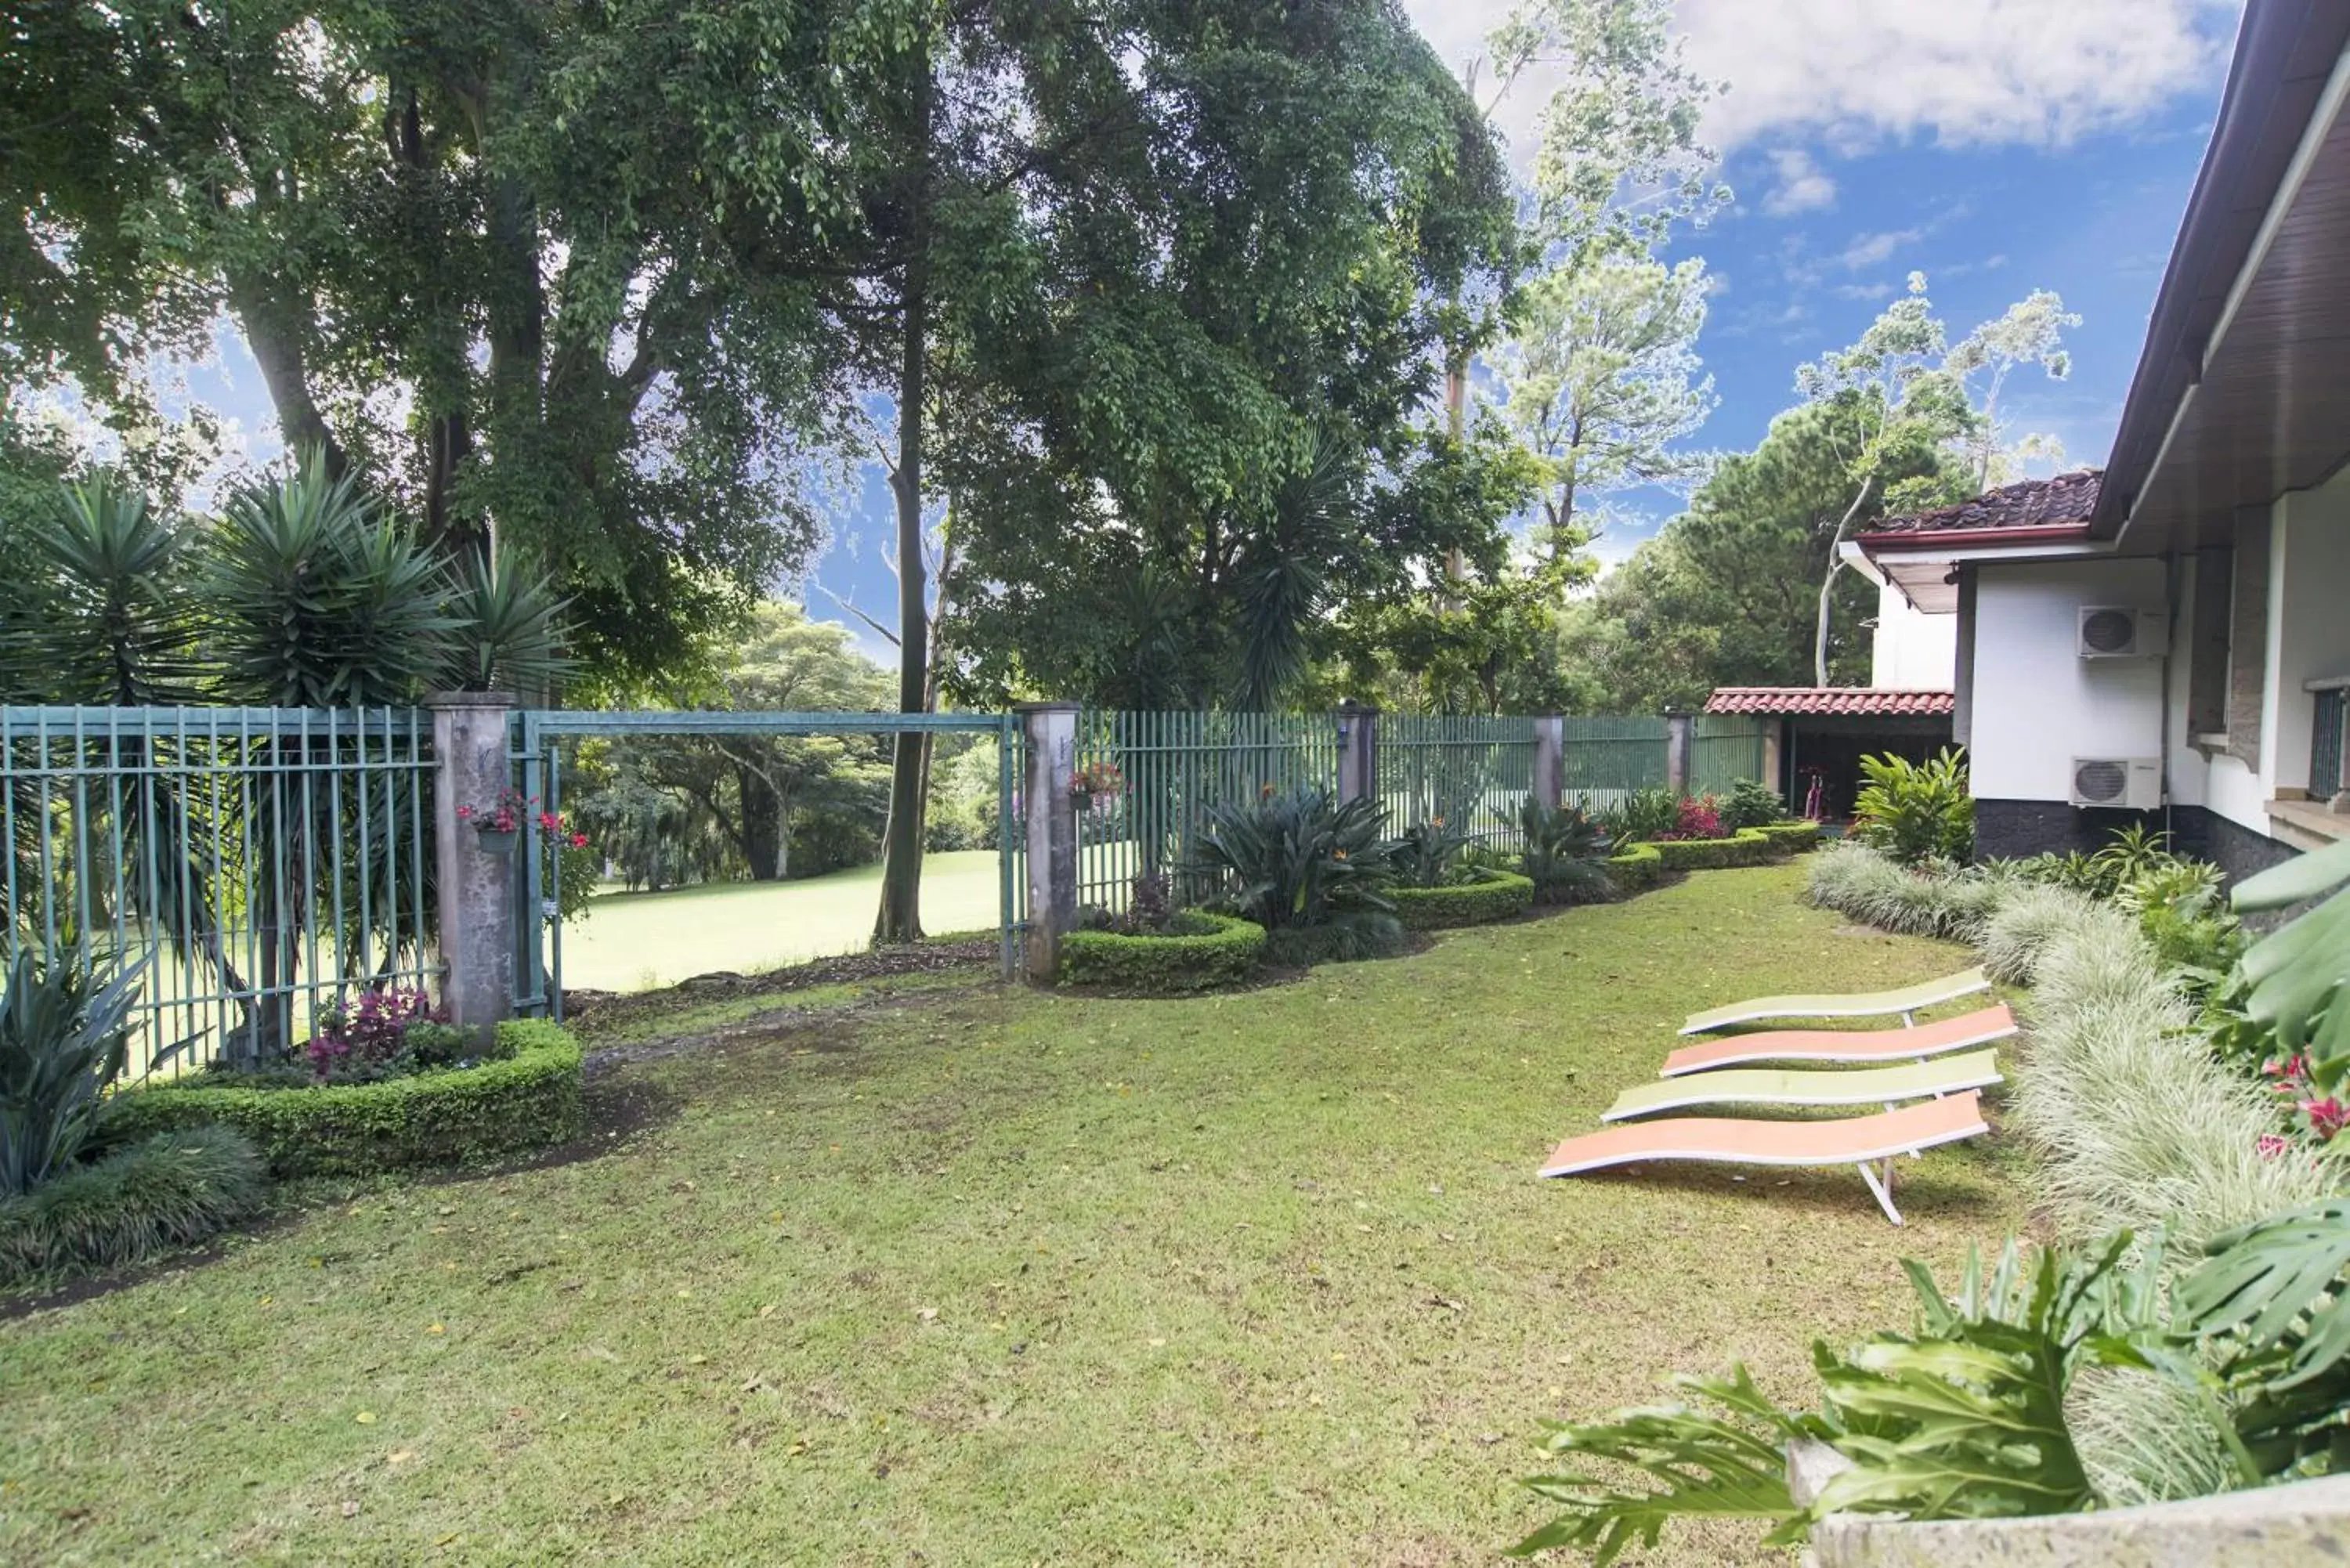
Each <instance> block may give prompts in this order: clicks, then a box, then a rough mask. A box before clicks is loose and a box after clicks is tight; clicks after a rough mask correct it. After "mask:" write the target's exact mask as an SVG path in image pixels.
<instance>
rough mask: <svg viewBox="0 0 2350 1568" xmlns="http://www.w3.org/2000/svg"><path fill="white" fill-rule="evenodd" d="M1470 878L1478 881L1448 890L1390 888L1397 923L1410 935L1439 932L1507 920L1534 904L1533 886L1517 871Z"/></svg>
mask: <svg viewBox="0 0 2350 1568" xmlns="http://www.w3.org/2000/svg"><path fill="white" fill-rule="evenodd" d="M1471 876H1472V877H1474V878H1475V880H1473V881H1469V882H1456V883H1454V884H1453V885H1452V886H1451V887H1449V888H1388V890H1387V896H1388V899H1389V900H1390V901H1392V902H1393V903H1394V905H1395V907H1396V919H1399V920H1401V921H1402V922H1403V926H1404V929H1406V930H1408V931H1440V930H1443V929H1447V928H1449V927H1452V926H1482V925H1486V924H1489V923H1491V922H1492V921H1494V920H1506V919H1510V918H1511V917H1512V916H1513V915H1523V914H1524V913H1525V911H1526V907H1527V906H1528V905H1530V904H1532V903H1533V902H1534V883H1533V882H1532V881H1530V880H1529V879H1527V878H1526V877H1521V876H1519V875H1518V874H1517V873H1516V872H1514V871H1501V870H1496V869H1494V868H1493V867H1477V868H1475V869H1474V870H1473V871H1472V872H1471Z"/></svg>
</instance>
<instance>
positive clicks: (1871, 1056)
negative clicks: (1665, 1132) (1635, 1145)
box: [1658, 1002, 2015, 1078]
mask: <svg viewBox="0 0 2350 1568" xmlns="http://www.w3.org/2000/svg"><path fill="white" fill-rule="evenodd" d="M2014 1033H2015V1014H2014V1013H2012V1012H2009V1011H2008V1010H2007V1004H2006V1003H2005V1002H2002V1003H2000V1004H1999V1005H1998V1006H1997V1007H1986V1008H1983V1009H1981V1011H1979V1012H1967V1013H1961V1014H1960V1016H1958V1017H1956V1018H1942V1019H1937V1020H1936V1021H1935V1022H1933V1023H1921V1024H1918V1026H1917V1027H1915V1028H1910V1029H1772V1030H1766V1031H1764V1032H1763V1033H1759V1034H1728V1035H1724V1036H1723V1037H1722V1038H1721V1039H1719V1040H1708V1041H1705V1042H1703V1043H1701V1044H1696V1045H1684V1046H1682V1047H1681V1048H1680V1049H1679V1050H1678V1051H1676V1052H1674V1053H1673V1054H1671V1055H1669V1056H1668V1057H1666V1058H1665V1066H1664V1071H1663V1072H1662V1073H1660V1074H1659V1075H1658V1076H1659V1077H1664V1078H1678V1077H1679V1076H1680V1075H1682V1074H1684V1073H1702V1072H1705V1071H1706V1070H1708V1069H1709V1068H1713V1067H1731V1066H1736V1065H1738V1064H1741V1063H1745V1062H1909V1061H1923V1060H1925V1059H1926V1058H1927V1057H1929V1056H1939V1055H1940V1054H1942V1053H1944V1052H1946V1051H1963V1050H1966V1049H1967V1048H1968V1047H1970V1046H1974V1045H1989V1044H1991V1043H1992V1042H1993V1041H1998V1040H2005V1039H2007V1038H2009V1037H2010V1036H2011V1035H2012V1034H2014Z"/></svg>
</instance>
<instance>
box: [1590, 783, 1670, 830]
mask: <svg viewBox="0 0 2350 1568" xmlns="http://www.w3.org/2000/svg"><path fill="white" fill-rule="evenodd" d="M1680 820H1681V801H1680V796H1679V795H1677V794H1674V793H1673V792H1672V791H1670V790H1669V789H1636V790H1633V791H1631V792H1630V793H1629V794H1626V795H1625V796H1624V798H1623V799H1622V800H1620V801H1618V802H1617V803H1616V804H1615V805H1612V806H1609V807H1608V808H1607V810H1605V811H1603V812H1601V813H1600V814H1599V826H1600V827H1601V828H1602V829H1603V830H1605V831H1606V833H1607V836H1608V838H1609V839H1610V840H1611V841H1613V842H1615V843H1617V844H1653V843H1654V842H1656V841H1657V840H1658V839H1659V838H1663V837H1666V836H1669V835H1670V834H1672V833H1674V832H1676V831H1678V830H1679V827H1680Z"/></svg>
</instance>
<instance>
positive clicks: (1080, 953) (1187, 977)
mask: <svg viewBox="0 0 2350 1568" xmlns="http://www.w3.org/2000/svg"><path fill="white" fill-rule="evenodd" d="M1179 918H1180V919H1185V920H1198V921H1201V922H1206V923H1211V924H1212V925H1213V926H1214V928H1215V929H1213V930H1208V931H1201V932H1197V933H1194V934H1187V935H1181V936H1166V937H1148V936H1128V935H1126V934H1124V933H1122V932H1118V931H1071V932H1070V933H1069V934H1068V935H1067V936H1066V937H1063V938H1062V939H1061V983H1062V984H1063V985H1098V986H1106V987H1112V988H1115V989H1117V990H1119V991H1130V992H1142V993H1146V994H1150V995H1164V994H1167V993H1169V992H1185V991H1213V990H1215V989H1217V988H1218V987H1221V986H1227V985H1242V984H1245V983H1246V982H1247V981H1248V980H1249V979H1250V978H1251V977H1252V976H1253V975H1254V974H1255V973H1256V971H1257V966H1258V965H1259V964H1261V963H1262V962H1263V961H1264V928H1263V926H1260V925H1258V924H1257V923H1256V922H1255V921H1253V920H1243V919H1241V918H1240V917H1239V916H1238V915H1211V914H1209V913H1207V912H1206V911H1204V910H1186V911H1184V913H1183V914H1182V915H1181V916H1180V917H1179Z"/></svg>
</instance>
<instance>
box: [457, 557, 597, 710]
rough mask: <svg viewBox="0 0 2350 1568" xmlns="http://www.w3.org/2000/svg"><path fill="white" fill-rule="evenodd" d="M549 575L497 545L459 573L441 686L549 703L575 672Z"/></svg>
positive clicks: (560, 606) (561, 604)
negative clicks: (543, 699)
mask: <svg viewBox="0 0 2350 1568" xmlns="http://www.w3.org/2000/svg"><path fill="white" fill-rule="evenodd" d="M566 603H567V601H566V600H564V599H561V598H558V597H556V594H555V590H554V588H553V587H552V586H551V585H550V584H549V583H548V581H547V577H546V574H545V573H544V572H542V571H540V570H538V568H537V567H536V565H535V564H534V563H531V562H529V561H526V560H525V559H524V558H523V557H521V556H518V555H516V554H515V552H514V550H513V549H512V548H511V547H509V546H507V545H497V546H496V547H495V548H494V549H492V550H491V551H490V552H489V553H488V554H486V555H476V556H472V557H470V558H469V559H467V560H466V561H465V562H464V563H463V565H461V566H458V568H457V569H456V572H455V583H454V587H453V588H452V591H451V593H450V595H449V598H448V603H447V608H448V613H449V618H450V620H451V621H452V626H451V627H450V628H449V631H448V633H447V635H446V637H445V639H443V641H444V644H445V647H446V649H447V651H446V653H445V654H444V656H443V658H442V668H441V672H440V674H439V676H438V683H439V684H440V685H442V686H443V687H446V688H448V689H450V690H452V691H520V692H524V693H527V694H530V695H533V696H538V697H544V696H545V695H546V693H548V692H550V691H553V690H554V688H555V685H556V682H557V681H558V680H562V678H563V677H564V675H565V674H566V673H567V672H568V671H569V670H570V669H571V661H570V660H569V659H566V658H565V657H564V656H563V610H564V606H565V604H566Z"/></svg>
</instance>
